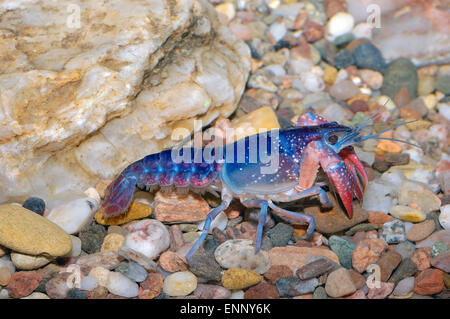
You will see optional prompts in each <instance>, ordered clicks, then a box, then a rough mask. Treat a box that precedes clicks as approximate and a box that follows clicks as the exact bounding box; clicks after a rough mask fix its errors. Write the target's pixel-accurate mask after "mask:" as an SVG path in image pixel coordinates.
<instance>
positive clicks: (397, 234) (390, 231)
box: [382, 219, 406, 244]
mask: <svg viewBox="0 0 450 319" xmlns="http://www.w3.org/2000/svg"><path fill="white" fill-rule="evenodd" d="M382 235H383V238H384V240H385V241H386V242H387V243H388V244H398V243H400V242H402V241H405V240H406V237H405V225H404V224H403V222H401V221H400V220H398V219H394V220H393V221H391V222H388V223H385V224H384V225H383V231H382Z"/></svg>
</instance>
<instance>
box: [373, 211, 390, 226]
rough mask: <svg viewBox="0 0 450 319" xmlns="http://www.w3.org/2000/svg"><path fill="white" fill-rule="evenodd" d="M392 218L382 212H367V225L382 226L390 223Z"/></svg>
mask: <svg viewBox="0 0 450 319" xmlns="http://www.w3.org/2000/svg"><path fill="white" fill-rule="evenodd" d="M391 221H392V216H389V215H388V214H386V213H383V212H369V223H371V224H375V225H378V226H379V227H381V226H383V225H384V224H385V223H388V222H391Z"/></svg>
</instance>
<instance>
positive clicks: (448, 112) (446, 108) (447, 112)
mask: <svg viewBox="0 0 450 319" xmlns="http://www.w3.org/2000/svg"><path fill="white" fill-rule="evenodd" d="M439 114H441V115H442V116H443V117H445V118H446V119H447V121H450V105H449V104H447V103H439Z"/></svg>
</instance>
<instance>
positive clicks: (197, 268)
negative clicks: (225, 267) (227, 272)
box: [188, 250, 222, 281]
mask: <svg viewBox="0 0 450 319" xmlns="http://www.w3.org/2000/svg"><path fill="white" fill-rule="evenodd" d="M188 267H189V270H190V271H191V272H192V273H193V274H195V275H196V276H198V277H201V278H205V279H207V280H213V281H220V280H221V278H222V268H221V267H220V265H219V264H218V263H217V262H216V260H215V258H214V255H213V254H212V253H210V252H207V251H201V250H197V251H196V252H195V254H194V255H192V257H191V258H190V259H189V262H188Z"/></svg>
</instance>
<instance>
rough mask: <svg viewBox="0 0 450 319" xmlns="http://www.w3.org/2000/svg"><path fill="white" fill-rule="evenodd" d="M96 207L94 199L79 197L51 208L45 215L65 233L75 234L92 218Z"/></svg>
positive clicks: (96, 203)
mask: <svg viewBox="0 0 450 319" xmlns="http://www.w3.org/2000/svg"><path fill="white" fill-rule="evenodd" d="M97 209H98V202H97V201H96V200H94V199H92V198H89V197H86V198H79V199H75V200H72V201H70V202H68V203H65V204H63V205H61V206H58V207H55V208H53V209H52V210H51V211H50V213H49V214H48V215H47V216H46V217H47V219H48V220H50V221H52V222H54V223H55V224H56V225H58V226H59V227H61V228H62V229H63V230H64V231H65V232H66V233H68V234H76V233H78V232H79V231H80V230H81V229H82V228H83V227H84V226H86V225H87V224H88V223H89V222H90V221H91V220H92V217H93V216H94V214H95V212H96V211H97Z"/></svg>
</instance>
